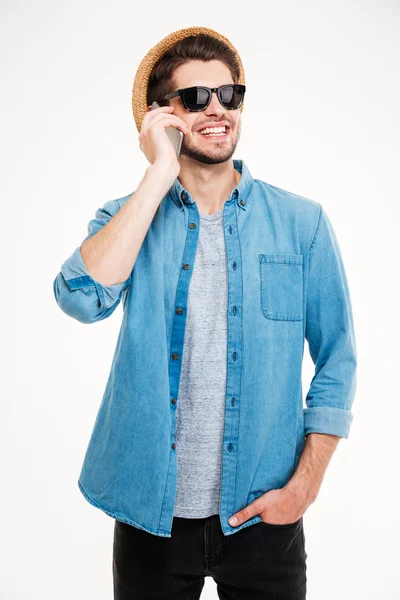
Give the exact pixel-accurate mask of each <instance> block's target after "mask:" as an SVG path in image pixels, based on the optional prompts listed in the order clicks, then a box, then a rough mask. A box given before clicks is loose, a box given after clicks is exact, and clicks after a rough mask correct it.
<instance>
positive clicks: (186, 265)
mask: <svg viewBox="0 0 400 600" xmlns="http://www.w3.org/2000/svg"><path fill="white" fill-rule="evenodd" d="M183 268H184V269H185V271H187V270H188V269H190V265H189V264H188V263H185V264H184V265H183Z"/></svg>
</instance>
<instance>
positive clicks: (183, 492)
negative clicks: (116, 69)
mask: <svg viewBox="0 0 400 600" xmlns="http://www.w3.org/2000/svg"><path fill="white" fill-rule="evenodd" d="M222 213H223V210H222V209H220V210H218V211H216V212H215V213H214V214H212V215H207V214H203V213H200V230H199V239H198V246H197V251H196V258H195V261H194V265H193V273H192V277H191V280H190V285H189V294H188V313H187V320H186V329H185V339H184V348H183V355H182V371H181V379H180V384H179V395H178V404H177V408H176V411H177V412H176V442H177V444H176V452H177V461H178V484H177V496H176V503H175V510H174V516H177V517H186V518H192V519H193V518H203V517H208V516H210V515H214V514H218V513H219V501H220V489H221V466H222V444H223V435H224V414H225V395H226V352H227V348H226V342H227V319H226V311H227V270H226V253H225V238H224V231H223V215H222Z"/></svg>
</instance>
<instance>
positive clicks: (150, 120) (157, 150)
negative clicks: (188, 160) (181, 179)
mask: <svg viewBox="0 0 400 600" xmlns="http://www.w3.org/2000/svg"><path fill="white" fill-rule="evenodd" d="M174 110H175V107H174V106H160V107H158V108H154V109H152V110H150V111H148V112H147V113H146V114H145V116H144V118H143V121H142V127H141V130H140V134H139V143H140V149H141V151H142V152H143V153H144V155H145V156H146V158H147V160H148V161H149V163H150V164H151V165H153V166H157V167H160V169H161V171H162V172H165V174H166V176H168V177H169V180H171V183H172V182H173V181H174V180H175V178H176V177H177V176H178V174H179V171H180V164H179V161H178V158H177V155H176V150H175V148H174V146H173V144H172V143H171V140H170V139H169V137H168V135H167V134H166V131H165V130H166V129H167V127H176V128H177V129H179V130H180V131H182V133H183V134H185V133H189V127H188V126H187V125H186V123H185V122H184V121H183V120H182V119H180V118H179V117H177V116H176V115H174V114H172V113H173V111H174Z"/></svg>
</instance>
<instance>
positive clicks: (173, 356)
mask: <svg viewBox="0 0 400 600" xmlns="http://www.w3.org/2000/svg"><path fill="white" fill-rule="evenodd" d="M177 358H178V354H177V353H176V352H174V353H173V355H172V360H176V359H177Z"/></svg>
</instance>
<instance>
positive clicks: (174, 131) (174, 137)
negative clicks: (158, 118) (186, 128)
mask: <svg viewBox="0 0 400 600" xmlns="http://www.w3.org/2000/svg"><path fill="white" fill-rule="evenodd" d="M151 107H152V109H153V108H160V105H159V104H158V102H156V101H155V100H154V102H153V103H152V105H151ZM165 133H166V134H167V136H168V137H169V139H170V141H171V143H172V145H173V147H174V150H175V154H176V158H179V155H180V153H181V147H182V140H183V132H182V131H181V130H180V129H178V128H177V127H172V126H171V127H166V129H165Z"/></svg>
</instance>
